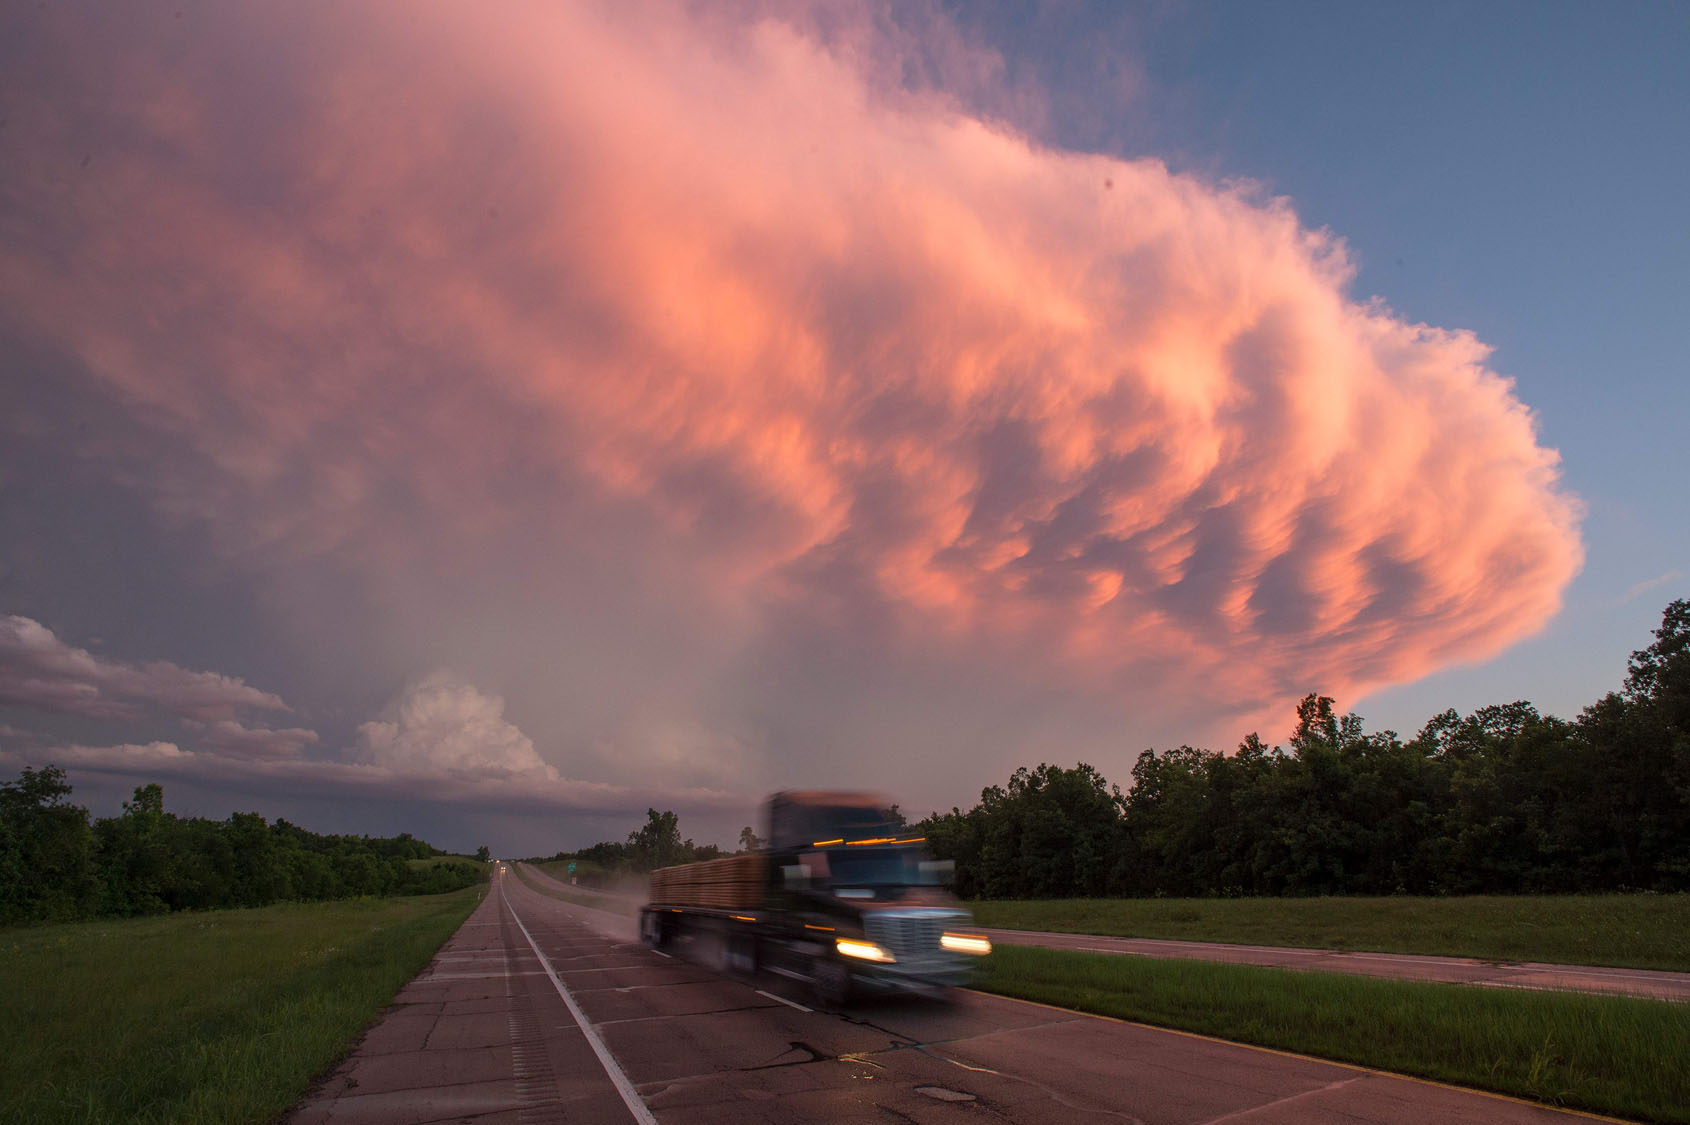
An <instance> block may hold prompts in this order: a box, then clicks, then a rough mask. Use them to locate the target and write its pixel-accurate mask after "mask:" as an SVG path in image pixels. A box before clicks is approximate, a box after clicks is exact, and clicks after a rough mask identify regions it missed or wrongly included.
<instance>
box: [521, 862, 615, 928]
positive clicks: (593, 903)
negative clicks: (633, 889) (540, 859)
mask: <svg viewBox="0 0 1690 1125" xmlns="http://www.w3.org/2000/svg"><path fill="white" fill-rule="evenodd" d="M528 866H529V864H526V863H513V864H511V870H513V871H515V872H516V877H517V878H518V879H521V880H522V883H523V885H524V886H526V887H528V888H529V889H530V890H534V891H539V892H540V893H541V894H543V895H547V896H549V897H551V898H555V899H559V900H560V901H563V902H572V903H574V904H575V905H576V906H585V907H589V908H591V909H593V910H603V911H606V912H607V913H610V914H621V915H624V916H626V917H629V918H632V917H634V916H635V915H637V914H638V913H639V912H640V908H639V904H638V903H636V902H634V901H632V900H631V899H626V898H621V897H619V896H616V895H611V894H599V895H590V894H582V893H581V892H579V891H572V890H570V889H569V888H568V887H560V886H557V885H556V884H553V883H545V882H542V881H540V880H539V879H536V878H534V877H533V876H532V875H530V874H529V873H528V872H527V870H525V869H526V868H527V867H528ZM533 866H535V867H540V868H541V869H542V870H544V869H545V867H546V865H544V864H534V865H533ZM546 873H547V874H548V875H551V876H552V878H554V879H556V878H558V875H557V873H556V872H553V871H547V872H546ZM562 877H563V878H565V879H567V878H569V876H568V874H567V873H566V874H564V875H563V876H562Z"/></svg>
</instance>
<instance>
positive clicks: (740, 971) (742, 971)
mask: <svg viewBox="0 0 1690 1125" xmlns="http://www.w3.org/2000/svg"><path fill="white" fill-rule="evenodd" d="M725 960H726V962H727V964H726V969H727V971H728V973H729V974H731V975H732V976H736V977H739V978H740V979H741V980H750V979H752V978H753V977H755V976H756V975H757V935H756V934H747V933H730V934H729V936H728V938H727V957H726V958H725Z"/></svg>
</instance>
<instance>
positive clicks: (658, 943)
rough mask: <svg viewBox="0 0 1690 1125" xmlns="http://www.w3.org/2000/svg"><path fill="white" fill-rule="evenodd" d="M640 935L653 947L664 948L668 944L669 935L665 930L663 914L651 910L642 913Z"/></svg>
mask: <svg viewBox="0 0 1690 1125" xmlns="http://www.w3.org/2000/svg"><path fill="white" fill-rule="evenodd" d="M640 937H642V938H644V939H645V943H646V944H647V945H649V946H651V947H652V948H653V949H662V948H663V947H664V946H665V945H668V944H669V935H668V934H667V933H665V932H664V926H663V917H662V915H660V914H658V913H657V912H656V911H650V910H648V911H646V912H645V913H644V914H642V915H640Z"/></svg>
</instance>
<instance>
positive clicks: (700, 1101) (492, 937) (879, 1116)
mask: <svg viewBox="0 0 1690 1125" xmlns="http://www.w3.org/2000/svg"><path fill="white" fill-rule="evenodd" d="M677 954H678V955H677V956H664V955H663V954H661V953H658V952H655V951H653V950H650V949H647V948H646V947H645V946H644V945H642V944H640V943H638V942H637V941H636V940H635V934H634V923H633V920H632V919H630V918H627V917H624V916H619V915H614V914H609V913H607V912H605V911H601V910H593V909H589V908H586V907H582V906H577V905H574V904H573V903H568V902H563V901H559V900H557V899H555V898H551V897H549V896H546V895H543V894H541V893H539V892H537V891H535V890H533V889H532V888H530V887H528V886H525V885H524V884H523V883H522V882H521V881H520V880H518V879H517V878H516V877H515V876H514V875H513V874H511V873H510V869H509V867H508V866H505V865H501V867H500V870H499V873H498V874H496V875H495V876H494V879H493V884H492V887H491V889H490V891H489V893H488V896H487V898H486V900H485V901H484V902H483V903H482V904H481V906H480V907H478V908H477V910H476V911H475V913H474V914H473V915H471V917H470V918H469V920H468V921H467V922H466V923H465V924H464V926H463V927H462V928H461V929H460V930H459V931H458V932H457V933H456V934H455V935H454V936H453V937H452V938H451V939H450V940H449V941H448V942H447V943H446V945H445V946H443V947H442V949H441V951H440V953H439V954H438V955H437V956H436V957H435V959H434V961H433V962H432V963H431V964H430V965H429V967H428V968H427V969H426V970H425V971H424V972H423V973H422V974H421V975H419V976H418V977H417V978H416V979H415V980H414V981H412V982H411V983H410V984H409V985H407V986H406V987H405V989H404V990H403V991H402V992H401V993H400V994H399V996H398V998H397V999H396V1002H395V1004H394V1005H393V1007H392V1008H390V1009H389V1010H388V1012H387V1013H386V1014H385V1015H384V1016H383V1017H382V1018H381V1019H380V1020H379V1021H378V1022H377V1023H376V1024H375V1025H374V1026H373V1027H372V1028H371V1029H370V1031H369V1032H368V1034H367V1035H366V1036H365V1039H364V1041H363V1043H362V1045H361V1046H360V1047H359V1048H358V1050H357V1051H356V1052H355V1053H354V1054H353V1055H352V1056H351V1057H350V1058H349V1059H347V1060H346V1062H345V1063H343V1064H342V1065H341V1066H340V1067H339V1068H338V1069H337V1070H336V1071H335V1072H334V1074H333V1075H332V1076H331V1077H330V1078H329V1079H328V1080H327V1081H326V1082H325V1083H324V1084H323V1086H322V1087H321V1088H320V1089H319V1090H317V1091H316V1092H315V1093H314V1094H313V1095H312V1096H310V1097H309V1098H308V1099H307V1100H306V1101H305V1102H303V1103H302V1104H301V1105H300V1106H299V1107H297V1108H296V1110H295V1111H294V1113H293V1114H292V1115H291V1118H290V1119H291V1120H292V1121H294V1122H299V1123H307V1122H309V1123H316V1122H418V1123H420V1122H436V1121H439V1122H444V1121H458V1122H462V1121H475V1122H525V1123H539V1122H550V1121H565V1120H569V1121H630V1120H632V1121H646V1122H650V1121H673V1122H709V1121H732V1122H735V1123H736V1125H738V1123H743V1122H758V1121H771V1122H773V1121H782V1122H785V1121H830V1122H832V1121H840V1122H848V1121H893V1120H898V1121H918V1122H928V1121H933V1122H939V1121H962V1120H980V1119H990V1120H997V1121H1012V1122H1062V1123H1064V1125H1074V1123H1076V1122H1082V1121H1093V1120H1095V1121H1127V1122H1135V1121H1137V1122H1157V1123H1161V1122H1166V1123H1170V1125H1184V1123H1192V1125H1196V1123H1205V1122H1213V1123H1218V1122H1222V1121H1224V1122H1229V1123H1234V1122H1236V1123H1245V1122H1251V1123H1266V1122H1291V1121H1330V1122H1339V1121H1368V1122H1416V1123H1419V1122H1427V1121H1447V1122H1483V1123H1484V1125H1506V1123H1511V1122H1548V1121H1558V1120H1568V1119H1570V1118H1575V1117H1576V1116H1577V1115H1572V1114H1561V1113H1557V1112H1554V1111H1551V1110H1547V1109H1544V1108H1541V1107H1538V1106H1532V1105H1527V1104H1525V1103H1521V1102H1517V1101H1513V1100H1510V1099H1506V1098H1500V1097H1494V1096H1490V1095H1485V1094H1479V1093H1474V1092H1471V1091H1466V1090H1458V1089H1453V1088H1450V1087H1445V1086H1439V1085H1435V1084H1432V1083H1425V1082H1417V1081H1414V1080H1411V1079H1406V1078H1401V1077H1397V1076H1393V1075H1388V1074H1381V1073H1377V1072H1373V1071H1367V1070H1362V1069H1359V1068H1356V1067H1350V1066H1343V1065H1340V1064H1335V1063H1328V1062H1322V1061H1319V1060H1314V1059H1307V1058H1301V1057H1297V1056H1292V1055H1286V1054H1281V1053H1278V1052H1273V1051H1265V1050H1260V1049H1256V1048H1251V1047H1244V1046H1240V1045H1237V1044H1232V1043H1223V1042H1219V1041H1216V1040H1212V1039H1205V1038H1201V1037H1197V1036H1191V1035H1184V1034H1180V1033H1178V1032H1169V1031H1163V1030H1159V1029H1154V1028H1148V1027H1142V1026H1139V1025H1136V1024H1128V1023H1122V1022H1118V1021H1114V1020H1106V1019H1099V1018H1095V1017H1090V1016H1084V1015H1079V1014H1076V1013H1073V1012H1069V1011H1064V1010H1060V1009H1055V1008H1048V1007H1044V1006H1042V1005H1037V1004H1028V1003H1022V1002H1019V1001H1013V1000H1006V999H1003V998H1000V997H995V996H987V995H984V994H979V993H972V992H966V991H965V992H961V993H958V994H957V995H956V997H955V998H954V1001H953V1002H950V1003H939V1002H934V1001H923V1000H897V1001H885V1002H880V1003H875V1004H869V1005H864V1006H861V1007H856V1008H852V1009H850V1010H849V1011H846V1012H828V1011H819V1010H815V1005H814V1003H813V1001H811V1000H810V999H809V998H808V997H807V996H806V995H805V994H804V993H802V992H800V991H797V990H796V988H795V986H791V985H789V984H788V983H787V982H783V981H776V980H772V979H756V980H751V981H740V980H734V979H731V978H729V977H728V976H726V975H724V974H722V973H719V972H717V971H715V969H714V968H713V967H712V965H713V964H714V963H715V962H716V961H717V958H718V957H719V951H718V950H715V949H712V948H709V947H708V946H707V945H705V944H703V943H694V944H693V945H692V946H691V947H685V946H683V947H682V948H680V949H678V950H677Z"/></svg>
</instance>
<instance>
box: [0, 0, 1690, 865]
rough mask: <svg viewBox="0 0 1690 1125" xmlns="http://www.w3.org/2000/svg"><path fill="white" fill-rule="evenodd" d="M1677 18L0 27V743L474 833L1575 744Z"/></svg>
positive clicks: (342, 827)
mask: <svg viewBox="0 0 1690 1125" xmlns="http://www.w3.org/2000/svg"><path fill="white" fill-rule="evenodd" d="M1686 47H1690V9H1686V8H1685V7H1684V6H1683V5H1682V4H1677V3H1663V4H1647V3H1632V4H1627V5H1623V6H1612V5H1599V4H1556V3H1531V4H1511V3H1494V4H1487V5H1482V6H1472V5H1444V4H1425V5H1413V6H1401V7H1388V6H1380V5H1366V6H1361V5H1346V4H1291V3H1287V4H1277V5H1257V4H1242V3H1239V4H1184V3H1172V2H1154V3H1142V4H1135V5H1118V4H1101V3H1100V4H1094V5H1087V4H1080V3H1072V4H1008V3H1001V4H990V3H980V4H968V5H955V6H944V5H939V4H898V5H892V4H873V3H844V2H841V3H817V4H812V5H807V6H801V5H786V4H782V5H773V4H760V3H757V2H754V0H745V2H734V3H720V4H684V3H677V2H670V0H637V2H632V3H627V2H624V3H616V4H610V3H594V2H588V0H583V2H581V3H576V4H566V5H551V4H538V3H532V4H524V3H515V4H510V5H505V6H501V7H500V8H499V9H498V10H497V11H496V13H491V14H490V13H488V12H485V11H476V10H472V9H470V8H467V7H464V6H461V5H451V4H445V3H403V4H401V3H397V2H392V3H374V4H370V5H363V6H340V5H329V4H320V5H301V6H290V7H287V8H285V9H283V8H270V7H266V6H235V5H223V4H204V5H200V4H193V3H173V4H159V5H152V4H142V5H135V6H129V7H125V8H124V9H123V10H121V11H118V12H114V11H112V10H111V9H110V8H109V7H103V6H98V5H76V4H67V5H55V6H51V7H47V6H37V5H21V4H20V5H8V6H5V7H4V8H0V169H3V171H0V363H3V368H0V767H4V770H5V772H6V773H8V774H15V772H16V771H17V770H18V769H21V768H22V767H24V766H40V765H44V764H47V763H54V764H57V765H60V766H62V767H63V768H65V769H66V770H67V771H68V772H69V775H70V778H71V780H72V782H73V784H74V785H75V787H76V789H75V797H76V800H78V801H79V802H81V803H84V804H87V805H88V806H89V807H90V808H91V809H92V810H93V811H94V812H95V814H96V815H108V814H110V813H112V812H115V811H116V810H117V808H118V805H119V803H120V802H121V800H122V799H124V797H126V796H127V794H128V792H129V791H130V790H131V789H132V788H133V787H134V786H136V785H139V784H143V783H145V782H148V781H159V782H161V783H162V784H163V785H164V787H165V797H166V806H167V808H170V809H171V810H172V811H176V812H180V813H185V814H190V813H191V814H196V815H207V816H215V817H221V816H225V815H227V814H228V813H229V812H230V811H234V810H243V811H244V810H252V811H258V812H261V813H263V814H265V815H267V816H270V817H277V816H286V817H287V818H289V819H290V820H294V821H295V822H297V823H301V824H304V825H306V826H307V827H311V828H314V829H317V830H319V831H342V832H344V831H351V832H367V833H372V834H390V833H395V832H399V831H409V832H413V833H415V834H417V835H419V836H422V837H424V838H426V839H429V840H431V841H433V842H435V843H436V844H438V845H440V846H443V847H448V848H454V849H472V848H474V847H476V846H477V845H480V844H487V845H489V846H490V847H492V848H493V850H494V852H495V854H503V855H530V854H550V853H551V852H553V851H556V850H559V849H562V848H570V847H576V846H580V845H584V844H587V843H590V842H593V841H595V840H599V839H607V838H608V839H615V838H621V837H622V836H624V835H625V834H626V833H627V832H628V831H629V830H630V829H631V828H633V827H634V826H635V825H636V823H637V822H639V821H640V820H642V819H643V814H644V810H645V809H646V808H647V807H652V806H654V807H657V808H660V809H662V808H673V809H675V810H676V811H677V812H679V813H680V815H681V825H682V829H683V832H684V833H685V834H686V835H689V836H693V837H695V838H696V839H697V840H698V841H699V842H717V843H723V844H730V845H731V844H732V842H733V841H734V840H735V839H736V838H737V833H738V827H739V826H741V825H744V824H749V823H753V821H754V817H755V809H756V806H757V804H758V802H759V801H760V799H761V797H762V796H763V795H764V794H766V793H768V792H770V791H772V790H774V789H777V788H783V787H805V788H821V787H841V788H873V789H878V790H881V791H883V792H886V793H887V794H888V795H890V796H891V797H892V798H893V799H895V800H897V801H899V803H900V804H901V805H902V806H903V807H904V808H905V809H906V810H908V811H911V812H914V813H916V814H921V813H925V812H926V811H928V810H930V809H935V808H939V809H944V808H949V807H950V806H952V805H960V806H962V807H964V808H966V807H969V806H970V805H971V804H972V803H973V802H974V801H975V800H976V799H977V798H978V794H979V792H980V789H981V788H982V787H984V786H986V785H991V784H1001V783H1002V782H1003V781H1004V780H1005V779H1007V777H1008V775H1009V774H1010V772H1011V771H1013V770H1014V769H1015V768H1016V767H1017V766H1022V765H1035V764H1037V763H1039V762H1042V761H1052V762H1057V763H1060V764H1064V765H1068V764H1072V763H1074V762H1076V761H1086V762H1090V763H1091V764H1093V765H1095V766H1097V767H1098V768H1099V769H1100V770H1101V771H1102V772H1103V773H1104V774H1105V776H1107V777H1109V778H1111V779H1112V780H1117V781H1126V780H1128V779H1129V773H1130V769H1131V765H1132V763H1133V761H1134V760H1135V759H1136V758H1137V756H1138V754H1139V753H1140V752H1141V751H1143V750H1145V749H1147V748H1150V747H1157V748H1170V747H1173V746H1177V745H1180V744H1182V743H1187V744H1193V745H1200V746H1205V747H1209V748H1213V749H1218V750H1227V749H1230V748H1232V747H1233V746H1235V745H1236V744H1237V743H1238V741H1239V740H1240V739H1241V738H1242V737H1243V736H1244V735H1245V734H1246V733H1249V732H1250V731H1259V732H1261V734H1262V735H1263V737H1264V738H1265V739H1267V740H1268V741H1270V742H1272V741H1276V740H1283V738H1284V737H1285V736H1286V735H1287V734H1288V733H1289V731H1290V728H1291V726H1292V725H1293V719H1294V706H1295V702H1296V700H1297V699H1299V698H1300V697H1301V696H1303V695H1305V694H1307V693H1308V692H1311V691H1314V692H1320V693H1323V694H1327V695H1332V696H1334V697H1335V698H1336V699H1337V701H1338V704H1339V706H1340V707H1341V708H1342V709H1344V710H1352V711H1355V712H1357V713H1359V714H1361V715H1362V716H1363V717H1364V718H1365V720H1366V724H1367V728H1368V729H1369V730H1379V729H1392V730H1397V731H1400V732H1402V733H1403V735H1404V736H1412V734H1413V733H1414V732H1416V731H1417V730H1418V729H1419V728H1420V726H1421V725H1423V724H1424V723H1425V721H1426V720H1427V719H1429V718H1431V717H1432V716H1433V715H1435V714H1437V713H1439V712H1441V711H1443V710H1444V709H1445V708H1450V707H1453V708H1456V709H1457V710H1460V711H1462V712H1468V711H1471V710H1473V709H1475V708H1477V707H1481V706H1484V705H1487V704H1492V703H1502V702H1509V701H1512V700H1515V699H1526V700H1530V701H1533V702H1535V703H1536V704H1537V705H1538V706H1539V708H1540V709H1541V710H1543V711H1545V712H1547V713H1553V714H1558V715H1562V716H1563V717H1574V716H1576V715H1577V713H1578V711H1579V710H1580V708H1582V707H1583V706H1585V705H1587V704H1588V703H1590V702H1593V701H1594V700H1596V699H1597V698H1599V697H1600V696H1601V695H1602V694H1603V693H1605V692H1607V691H1610V690H1614V689H1615V688H1617V687H1618V686H1619V684H1620V681H1621V680H1622V678H1623V676H1624V672H1625V661H1626V657H1627V655H1628V654H1629V652H1630V651H1631V650H1633V649H1637V648H1641V647H1643V646H1644V645H1645V644H1647V643H1648V641H1649V632H1650V630H1651V629H1652V628H1653V627H1654V626H1655V625H1657V624H1658V623H1659V619H1660V612H1661V609H1662V607H1663V606H1665V605H1666V604H1667V602H1669V601H1670V600H1672V599H1673V598H1675V597H1683V596H1686V595H1687V594H1690V532H1687V530H1686V529H1687V527H1690V520H1687V519H1686V518H1685V517H1686V514H1687V513H1686V500H1685V494H1684V489H1683V488H1682V485H1681V481H1682V479H1683V475H1684V472H1683V470H1684V458H1683V455H1682V452H1681V448H1682V444H1683V443H1682V440H1681V439H1680V438H1679V431H1680V429H1681V428H1682V419H1683V418H1684V417H1686V415H1687V413H1690V410H1687V408H1690V390H1687V386H1690V381H1687V380H1686V379H1685V377H1684V376H1685V372H1684V360H1683V358H1682V357H1683V356H1685V355H1686V354H1690V339H1687V338H1686V337H1687V336H1690V308H1687V307H1686V306H1687V304H1690V223H1686V220H1685V216H1684V207H1683V203H1682V199H1683V194H1684V192H1683V186H1682V185H1684V184H1685V183H1686V182H1690V145H1687V144H1685V143H1684V142H1685V140H1686V139H1690V71H1687V69H1686V68H1685V67H1684V66H1683V65H1682V59H1683V57H1684V51H1685V48H1686Z"/></svg>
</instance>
